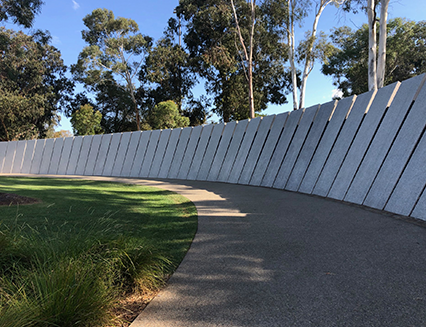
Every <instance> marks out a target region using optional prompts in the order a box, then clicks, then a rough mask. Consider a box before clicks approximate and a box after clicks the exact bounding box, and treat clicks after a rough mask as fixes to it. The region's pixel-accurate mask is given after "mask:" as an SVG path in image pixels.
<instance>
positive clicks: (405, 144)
mask: <svg viewBox="0 0 426 327" xmlns="http://www.w3.org/2000/svg"><path fill="white" fill-rule="evenodd" d="M425 107H426V84H425V85H423V87H422V89H421V91H420V94H419V95H418V97H417V98H416V100H415V101H414V104H413V107H412V108H411V110H410V112H409V113H408V115H407V117H406V118H405V120H404V123H403V124H402V126H401V129H400V130H399V131H398V135H397V136H396V138H395V141H394V142H393V144H392V147H391V148H390V150H389V153H388V154H387V156H386V159H385V161H384V162H383V165H382V167H381V168H380V170H379V173H378V174H377V176H376V179H375V180H374V183H373V184H372V186H371V189H370V191H369V192H368V194H367V197H366V198H365V200H364V204H365V205H367V206H369V207H373V208H377V209H383V208H384V207H385V205H386V202H387V200H388V199H389V197H390V195H391V193H392V191H393V189H394V187H395V185H396V183H397V182H398V180H399V177H400V176H401V174H402V172H403V171H404V169H405V166H406V164H407V162H408V160H409V158H410V156H411V155H412V153H413V150H414V148H415V146H416V145H417V142H418V141H419V139H420V137H421V136H422V134H423V132H424V130H425V121H426V110H425V109H426V108H425ZM413 168H415V169H416V170H417V171H421V170H422V169H424V162H422V163H421V165H420V166H417V167H413Z"/></svg>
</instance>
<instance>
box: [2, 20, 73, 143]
mask: <svg viewBox="0 0 426 327" xmlns="http://www.w3.org/2000/svg"><path fill="white" fill-rule="evenodd" d="M49 40H50V36H49V35H48V34H46V33H43V32H40V31H37V32H36V33H34V34H33V35H26V34H24V33H23V32H15V31H12V30H7V29H5V28H4V27H0V140H2V141H11V140H20V139H30V138H35V137H38V138H41V137H44V136H45V134H46V131H47V128H48V126H49V125H50V124H51V123H52V120H53V119H54V117H55V115H56V111H58V110H59V109H60V108H61V106H62V105H63V104H64V103H65V102H66V101H67V100H68V95H69V93H70V92H71V91H72V90H73V87H74V86H73V84H72V83H71V82H70V81H69V80H68V79H67V78H66V76H65V72H66V66H65V65H64V63H63V61H62V59H61V54H60V52H59V51H58V50H57V49H56V48H54V47H53V46H51V45H49V44H48V42H49Z"/></svg>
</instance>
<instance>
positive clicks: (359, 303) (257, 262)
mask: <svg viewBox="0 0 426 327" xmlns="http://www.w3.org/2000/svg"><path fill="white" fill-rule="evenodd" d="M143 183H144V184H149V185H154V186H159V187H162V188H165V189H169V190H173V191H176V192H179V193H181V194H183V195H184V196H186V197H188V198H189V199H191V200H192V201H193V202H194V203H195V205H196V206H197V209H198V212H199V229H198V233H197V235H196V237H195V239H194V242H193V245H192V247H191V249H190V250H189V252H188V254H187V255H186V257H185V259H184V261H183V262H182V264H181V266H180V267H179V268H178V270H177V271H176V273H175V274H174V275H173V277H172V278H171V280H170V283H169V285H168V287H167V288H166V289H165V290H164V291H162V292H161V293H160V294H159V295H158V296H157V297H156V298H155V299H154V300H153V301H152V303H151V304H149V305H148V307H147V308H146V309H145V311H143V312H142V314H141V315H140V316H139V317H138V318H137V319H136V321H135V322H134V323H133V324H132V327H142V326H144V327H154V326H158V327H172V326H173V327H190V326H200V327H201V326H202V327H210V326H259V327H266V326H398V327H401V326H426V251H425V250H426V229H425V227H424V226H425V225H424V224H423V223H420V224H415V223H413V221H406V220H404V219H398V218H397V217H395V216H390V215H385V214H381V213H378V212H373V211H368V210H365V209H363V208H359V207H355V206H350V205H347V204H343V203H339V202H335V201H330V200H326V199H321V198H317V197H312V196H307V195H302V194H296V193H289V192H285V191H279V190H273V189H267V188H259V187H248V186H240V185H230V184H221V183H208V182H182V181H179V182H176V183H174V182H153V181H145V182H143Z"/></svg>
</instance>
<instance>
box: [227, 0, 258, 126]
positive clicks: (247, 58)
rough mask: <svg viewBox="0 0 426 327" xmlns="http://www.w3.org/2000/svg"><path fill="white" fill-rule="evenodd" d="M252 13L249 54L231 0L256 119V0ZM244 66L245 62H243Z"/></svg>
mask: <svg viewBox="0 0 426 327" xmlns="http://www.w3.org/2000/svg"><path fill="white" fill-rule="evenodd" d="M249 3H250V7H251V8H250V11H251V31H250V41H249V52H247V47H246V45H245V43H244V39H243V36H242V34H241V29H240V24H239V23H238V15H237V11H236V9H235V5H234V1H233V0H231V6H232V11H233V13H234V19H235V24H236V27H237V34H238V38H239V39H240V43H241V46H242V48H243V51H244V60H245V61H246V62H247V66H248V68H247V70H248V71H247V72H246V78H247V84H248V93H249V96H248V98H249V110H250V118H254V117H255V114H254V95H253V94H254V92H253V41H254V27H255V24H256V16H255V14H256V0H250V2H249ZM243 66H244V62H243Z"/></svg>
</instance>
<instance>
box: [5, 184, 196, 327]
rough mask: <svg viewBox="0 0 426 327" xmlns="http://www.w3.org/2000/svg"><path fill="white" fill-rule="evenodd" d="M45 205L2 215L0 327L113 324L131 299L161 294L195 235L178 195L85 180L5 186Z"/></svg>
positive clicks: (190, 209)
mask: <svg viewBox="0 0 426 327" xmlns="http://www.w3.org/2000/svg"><path fill="white" fill-rule="evenodd" d="M0 185H1V186H0V192H8V193H15V194H19V195H23V196H30V197H34V198H37V199H40V200H41V201H42V202H41V203H37V204H31V205H21V206H19V205H11V206H2V207H0V327H11V326H20V327H22V326H61V327H67V326H112V325H114V324H119V323H120V322H118V321H117V319H118V318H117V316H116V315H115V314H114V308H115V307H116V306H117V305H118V303H119V301H120V299H122V298H123V297H124V296H126V295H128V294H134V293H139V294H143V293H147V292H152V291H156V290H158V289H159V288H161V287H162V286H163V285H164V283H165V281H166V280H167V278H168V276H169V275H170V274H171V273H172V272H173V271H174V270H175V269H176V268H177V266H178V265H179V263H180V262H181V260H182V259H183V256H184V255H185V253H186V251H187V250H188V248H189V246H190V243H191V241H192V239H193V237H194V235H195V231H196V228H197V215H196V209H195V207H194V205H193V204H192V203H191V202H189V201H188V200H187V199H185V198H183V197H181V196H179V195H177V194H174V193H172V192H168V191H164V190H159V189H155V188H148V187H142V186H135V185H129V184H115V183H105V182H94V181H82V180H61V179H41V178H40V179H39V178H10V177H1V178H0Z"/></svg>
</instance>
